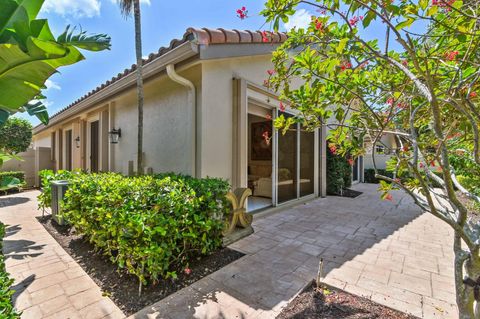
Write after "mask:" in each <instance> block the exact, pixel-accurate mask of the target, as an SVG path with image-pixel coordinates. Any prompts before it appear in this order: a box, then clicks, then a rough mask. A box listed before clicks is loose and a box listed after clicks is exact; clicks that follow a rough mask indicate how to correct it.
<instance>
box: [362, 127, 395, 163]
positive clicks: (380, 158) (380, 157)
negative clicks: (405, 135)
mask: <svg viewBox="0 0 480 319" xmlns="http://www.w3.org/2000/svg"><path fill="white" fill-rule="evenodd" d="M380 140H381V142H382V143H383V144H384V145H386V146H387V148H390V149H395V148H396V143H395V137H394V136H393V135H392V134H385V135H384V136H382V138H381V139H380ZM377 144H378V145H382V144H380V143H377ZM372 151H373V150H372V145H371V144H370V145H366V154H365V156H364V168H365V169H369V168H374V165H373V157H372ZM391 157H392V155H385V154H375V164H376V166H377V169H385V168H386V167H387V161H388V160H389V159H390V158H391Z"/></svg>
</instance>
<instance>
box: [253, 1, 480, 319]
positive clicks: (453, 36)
mask: <svg viewBox="0 0 480 319" xmlns="http://www.w3.org/2000/svg"><path fill="white" fill-rule="evenodd" d="M300 8H302V9H307V10H311V12H312V19H311V21H310V23H309V24H308V26H307V27H305V28H294V29H292V30H291V31H290V32H289V34H288V36H289V37H288V40H287V41H286V42H285V43H284V44H283V45H282V46H281V47H280V48H279V49H278V50H276V52H275V53H274V54H273V63H274V66H275V67H274V69H275V70H274V71H275V72H271V76H270V77H269V80H268V81H266V83H265V85H267V86H268V87H269V88H271V89H273V90H276V91H278V92H280V93H281V99H283V100H284V102H286V101H288V102H289V103H290V104H291V107H292V108H294V109H296V110H298V111H299V115H298V116H297V117H296V120H297V121H300V122H302V123H303V124H304V125H305V126H308V127H311V128H316V127H319V126H322V125H327V126H328V127H329V129H330V138H331V139H332V141H334V143H335V144H336V147H337V149H338V152H339V153H344V154H347V153H348V154H352V155H354V156H358V155H361V154H363V153H364V149H363V145H362V144H361V143H358V139H356V137H361V136H364V137H366V138H368V139H369V140H370V141H372V142H373V144H374V145H373V148H374V149H375V146H376V144H377V143H378V142H379V141H380V138H381V136H382V134H384V133H389V134H393V135H394V136H395V139H396V142H397V143H396V144H397V145H399V147H398V148H397V149H394V150H391V152H393V154H394V155H395V156H394V159H393V160H392V162H390V163H389V169H390V170H392V173H393V174H394V178H390V177H388V176H386V175H380V174H379V172H378V171H376V175H375V177H377V178H379V179H381V180H382V181H381V184H380V190H381V192H382V197H383V198H384V199H388V200H395V198H393V196H392V195H391V194H390V193H389V192H390V190H391V189H394V188H400V189H402V190H404V191H405V192H407V193H408V194H409V195H410V196H411V197H412V199H413V200H414V201H415V203H416V204H417V205H418V206H419V207H420V208H421V209H422V210H424V211H426V212H429V213H432V214H433V215H435V216H436V217H438V218H440V219H441V220H443V221H445V222H446V223H447V224H448V225H449V226H450V227H452V229H453V230H454V232H455V240H454V250H455V281H456V289H457V303H458V306H459V311H460V317H461V318H462V319H463V318H478V317H479V316H480V302H475V299H476V298H479V297H478V293H476V292H478V282H479V280H480V255H479V251H480V240H479V237H480V236H479V235H480V225H478V223H474V222H472V220H471V219H470V217H469V216H470V214H471V212H469V210H468V208H467V206H466V205H465V203H464V202H463V201H461V200H460V199H459V194H460V193H461V194H462V196H466V197H468V198H469V199H470V200H472V201H477V202H478V201H480V199H479V197H478V196H477V195H475V193H474V192H473V189H470V190H472V191H470V190H469V189H468V188H466V187H464V186H463V185H462V184H461V183H460V182H459V179H458V178H457V174H458V173H460V172H462V171H463V172H464V173H466V175H465V177H466V178H476V177H474V175H472V171H471V169H474V171H478V165H479V164H480V137H479V125H478V124H479V121H480V105H479V102H480V100H479V96H478V93H479V90H480V81H479V80H480V64H479V61H480V49H479V45H480V30H479V28H480V6H479V3H478V1H461V0H433V1H431V2H430V1H428V0H418V1H415V0H413V1H407V0H385V1H377V0H367V1H361V0H314V1H301V0H268V1H267V2H266V4H265V9H264V11H263V12H262V14H263V15H264V16H265V18H266V20H267V22H269V23H271V25H272V26H273V29H275V30H276V29H278V27H279V26H280V22H282V21H283V22H286V21H288V20H289V19H290V17H291V16H292V15H293V14H295V12H296V11H297V10H299V9H300ZM266 34H267V35H268V32H267V33H266ZM275 124H276V127H277V128H280V127H285V126H288V125H289V124H290V123H289V122H288V121H286V120H285V119H284V118H282V117H279V118H277V119H276V122H275ZM453 139H456V140H457V141H458V142H460V143H461V144H462V145H463V147H462V150H463V151H462V152H463V159H462V161H464V162H462V163H460V161H456V160H455V154H458V148H457V146H456V145H455V143H451V142H450V141H452V140H453ZM374 156H375V153H374ZM452 157H453V158H452ZM457 159H458V158H457ZM467 171H468V172H467ZM398 176H410V178H402V179H399V178H398ZM476 176H478V174H477V175H476ZM464 180H465V179H464ZM440 202H443V203H445V202H446V203H448V205H439V204H438V203H440ZM462 243H463V244H462ZM474 292H475V293H474ZM477 300H478V299H477Z"/></svg>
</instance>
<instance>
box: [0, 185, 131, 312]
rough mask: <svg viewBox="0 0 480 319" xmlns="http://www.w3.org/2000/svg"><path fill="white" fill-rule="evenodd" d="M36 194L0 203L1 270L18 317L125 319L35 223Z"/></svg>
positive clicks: (19, 195) (5, 198)
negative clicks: (3, 229)
mask: <svg viewBox="0 0 480 319" xmlns="http://www.w3.org/2000/svg"><path fill="white" fill-rule="evenodd" d="M38 194H39V192H38V191H30V192H24V193H20V194H13V195H9V196H5V197H2V198H1V199H0V220H1V221H2V222H3V223H4V224H6V225H8V227H7V233H6V236H5V238H4V242H3V245H4V247H3V251H4V254H5V256H6V261H5V263H6V267H7V271H8V272H9V273H10V274H11V277H12V278H14V279H15V283H14V287H13V289H14V290H16V293H15V295H14V298H13V299H14V304H15V307H16V308H17V309H18V310H20V311H22V312H23V313H22V319H43V318H48V319H51V318H52V319H53V318H58V319H76V318H85V319H86V318H88V319H95V318H115V319H120V318H125V315H124V314H123V313H122V312H121V311H120V309H118V307H117V306H116V305H115V304H114V303H113V302H112V301H111V300H110V299H109V298H108V297H103V296H102V292H101V290H100V288H98V286H97V285H96V284H95V282H94V281H93V280H92V279H91V278H90V277H89V276H88V275H87V274H86V273H85V271H83V269H82V268H81V267H80V266H79V265H78V264H77V263H76V262H75V260H73V258H71V257H70V256H69V255H68V254H67V253H66V252H65V250H63V248H62V247H61V246H60V245H59V244H58V243H57V242H56V241H55V239H53V238H52V237H51V236H50V234H49V233H48V232H47V231H46V230H45V229H44V228H43V226H42V225H41V224H40V223H39V222H38V221H37V219H36V218H35V217H36V216H39V215H41V213H39V211H38V210H37V201H36V196H37V195H38Z"/></svg>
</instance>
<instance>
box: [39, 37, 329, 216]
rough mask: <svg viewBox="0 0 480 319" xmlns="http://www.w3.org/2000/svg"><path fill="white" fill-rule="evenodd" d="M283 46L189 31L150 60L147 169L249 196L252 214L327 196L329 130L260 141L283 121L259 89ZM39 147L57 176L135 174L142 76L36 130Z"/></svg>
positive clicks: (272, 98)
mask: <svg viewBox="0 0 480 319" xmlns="http://www.w3.org/2000/svg"><path fill="white" fill-rule="evenodd" d="M285 39H286V36H285V34H283V33H273V34H272V41H271V42H269V43H264V42H263V39H262V34H261V33H260V32H250V31H237V30H224V29H193V28H190V29H188V30H187V32H186V33H185V35H184V37H183V39H181V40H173V41H172V42H171V44H170V46H169V47H168V48H161V49H160V50H159V51H158V53H155V54H151V55H150V56H149V58H148V59H147V60H145V65H144V78H145V106H144V153H145V157H144V158H145V159H144V161H145V163H144V165H145V167H147V168H149V169H150V170H153V172H155V173H158V172H177V173H183V174H189V175H192V176H196V177H206V176H211V177H221V178H225V179H228V180H229V181H230V183H231V185H232V188H233V189H235V188H237V187H250V188H251V189H253V196H252V197H251V199H250V200H249V210H256V209H258V208H265V207H268V206H277V205H280V204H283V203H286V202H290V201H292V200H297V199H300V198H302V199H303V198H314V197H317V196H324V195H325V192H326V190H325V188H326V186H325V185H326V183H325V167H326V166H325V160H326V159H325V148H326V144H325V129H323V130H317V131H316V132H307V131H306V130H304V129H303V128H302V127H300V125H298V126H295V127H292V128H291V129H290V130H289V131H288V132H287V133H286V134H285V135H282V134H278V133H274V134H273V138H272V139H271V141H270V143H266V142H265V140H264V139H263V138H262V135H263V134H265V132H267V133H268V134H269V135H270V136H271V134H272V131H273V130H272V127H271V121H269V120H267V116H268V115H269V116H271V117H272V118H275V116H277V114H279V113H280V110H279V109H278V107H279V104H280V102H279V101H278V99H277V96H276V95H275V94H273V93H272V92H270V91H268V90H267V89H266V88H265V87H264V86H263V85H262V84H263V82H264V80H265V79H266V78H267V77H268V75H267V73H266V71H267V70H268V69H271V68H272V63H271V53H272V51H273V50H275V49H276V47H277V46H278V45H279V44H280V43H281V42H283V41H284V40H285ZM285 114H286V115H287V116H288V114H294V111H293V110H288V109H287V110H286V111H285ZM118 132H120V134H118ZM115 138H118V143H112V141H111V139H115ZM114 142H115V141H114ZM34 147H35V148H37V147H50V148H51V159H52V160H53V161H54V162H55V168H56V169H68V170H70V169H76V168H81V169H84V170H88V171H92V172H97V171H115V172H121V173H124V174H131V173H132V168H133V167H136V164H135V161H136V158H137V156H136V151H137V102H136V82H135V66H132V68H130V69H128V70H125V71H124V72H123V73H121V74H118V76H116V77H114V78H113V79H112V80H110V81H107V82H106V83H105V84H102V85H101V86H100V87H98V88H96V89H95V90H93V91H92V92H90V93H88V94H87V95H85V96H84V97H82V98H80V99H79V100H77V101H76V102H74V103H73V104H71V105H70V106H68V107H66V108H65V109H63V110H62V111H60V112H58V113H57V114H54V115H53V116H52V117H51V119H50V123H49V125H47V126H45V125H39V126H37V127H35V129H34ZM321 150H322V151H321Z"/></svg>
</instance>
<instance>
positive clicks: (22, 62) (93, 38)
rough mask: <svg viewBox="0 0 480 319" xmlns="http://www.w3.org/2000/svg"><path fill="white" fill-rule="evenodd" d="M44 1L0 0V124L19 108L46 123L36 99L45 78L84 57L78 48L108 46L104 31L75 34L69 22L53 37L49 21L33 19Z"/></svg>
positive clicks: (93, 49)
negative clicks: (100, 32) (60, 32)
mask: <svg viewBox="0 0 480 319" xmlns="http://www.w3.org/2000/svg"><path fill="white" fill-rule="evenodd" d="M43 2H44V0H0V92H1V94H0V125H2V124H3V123H4V122H5V121H6V119H7V118H8V117H9V116H10V115H12V114H14V113H16V112H19V111H26V112H28V114H30V115H35V116H37V117H38V118H39V119H40V120H41V121H42V122H43V123H44V124H47V123H48V113H47V110H46V107H45V106H44V105H43V104H42V103H41V101H38V100H39V97H43V96H42V94H41V91H42V90H43V89H45V82H46V80H47V79H48V78H49V77H50V76H52V75H53V74H54V73H56V72H58V71H57V69H58V68H60V67H63V66H67V65H71V64H74V63H77V62H79V61H81V60H83V59H84V56H83V55H82V53H81V52H80V51H79V50H78V49H83V50H89V51H101V50H105V49H110V37H108V36H107V35H105V34H98V35H88V34H87V33H86V32H85V31H81V30H80V32H78V33H76V34H75V28H72V29H71V28H70V27H69V26H67V28H66V30H65V31H64V32H63V33H62V34H61V35H60V36H59V37H58V38H57V39H55V37H54V36H53V34H52V32H51V30H50V27H49V26H48V21H47V20H45V19H36V16H37V14H38V12H39V11H40V8H41V6H42V5H43ZM32 100H35V101H34V102H32Z"/></svg>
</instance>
